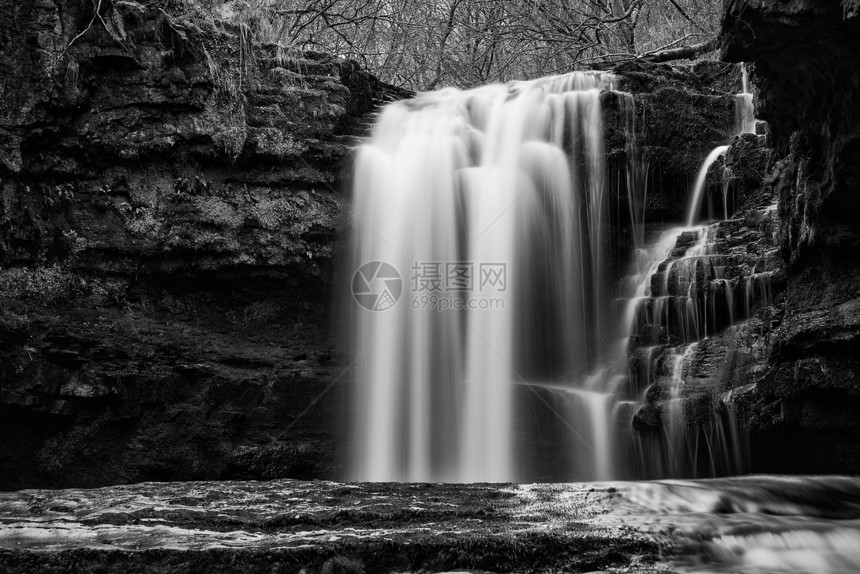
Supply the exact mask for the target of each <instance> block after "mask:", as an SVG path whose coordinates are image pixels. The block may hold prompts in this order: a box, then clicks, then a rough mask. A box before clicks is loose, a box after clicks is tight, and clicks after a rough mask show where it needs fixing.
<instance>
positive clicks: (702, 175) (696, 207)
mask: <svg viewBox="0 0 860 574" xmlns="http://www.w3.org/2000/svg"><path fill="white" fill-rule="evenodd" d="M728 150H729V146H727V145H721V146H717V147H715V148H714V149H713V150H711V153H709V154H708V157H706V158H705V162H704V163H703V164H702V167H701V168H699V173H698V175H697V176H696V184H695V185H694V186H693V195H692V199H691V200H690V207H689V208H688V210H687V227H692V226H693V225H694V224H695V223H696V219H698V217H699V212H700V211H701V209H702V197H703V196H704V194H705V184H706V183H707V180H708V170H709V169H711V166H712V165H713V164H714V162H715V161H717V160H718V159H719V158H720V157H722V156H724V155H725V154H726V152H727V151H728Z"/></svg>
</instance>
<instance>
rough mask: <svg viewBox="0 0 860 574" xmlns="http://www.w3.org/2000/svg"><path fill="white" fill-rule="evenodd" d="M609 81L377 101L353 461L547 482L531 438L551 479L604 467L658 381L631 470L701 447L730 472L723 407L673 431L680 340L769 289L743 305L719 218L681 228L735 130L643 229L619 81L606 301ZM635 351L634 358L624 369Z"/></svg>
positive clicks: (363, 223)
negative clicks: (622, 239)
mask: <svg viewBox="0 0 860 574" xmlns="http://www.w3.org/2000/svg"><path fill="white" fill-rule="evenodd" d="M601 89H603V90H606V89H613V77H612V76H611V75H609V74H598V73H573V74H567V75H563V76H557V77H552V78H545V79H542V80H536V81H532V82H517V83H511V84H508V85H504V86H503V85H493V86H487V87H483V88H478V89H474V90H469V91H458V90H453V89H448V90H443V91H440V92H434V93H428V94H422V95H420V96H418V97H416V98H415V99H413V100H410V101H405V102H398V103H394V104H391V105H389V106H387V107H386V108H385V109H384V110H383V112H382V114H381V115H380V117H379V118H378V121H377V123H376V126H375V128H374V131H373V134H372V137H371V139H370V141H369V142H368V143H367V144H365V145H363V146H362V147H361V148H360V149H359V153H358V155H357V159H356V167H355V183H354V186H355V216H356V227H355V232H354V238H353V246H354V253H353V259H352V262H353V264H354V266H355V269H357V271H356V273H355V275H354V277H353V282H352V287H353V295H354V297H355V300H356V302H357V303H358V306H356V307H355V316H354V317H353V318H354V331H353V334H354V342H355V348H354V352H355V360H354V365H355V379H356V382H357V385H356V392H355V397H354V419H355V423H354V425H353V431H354V432H353V437H354V444H353V445H352V460H351V464H350V473H349V478H350V479H352V480H373V481H388V480H409V481H440V480H441V481H458V482H476V481H514V480H524V479H525V480H528V479H534V478H535V477H536V476H537V477H539V478H544V477H545V475H541V474H535V473H533V472H531V470H532V469H530V468H529V465H530V464H532V463H534V456H533V454H534V453H535V452H538V451H541V449H545V451H546V452H548V453H550V456H549V457H544V458H553V459H557V461H556V462H557V464H558V465H560V466H561V467H562V468H561V469H560V470H559V469H557V468H556V469H555V472H554V473H553V474H551V476H552V477H553V479H563V480H600V479H609V478H613V477H615V476H617V474H618V470H617V468H618V466H617V465H618V461H619V460H621V458H622V457H623V456H624V452H622V451H624V450H625V449H626V448H627V446H626V443H627V442H628V441H629V440H630V439H629V438H628V437H629V430H628V429H629V425H630V421H631V417H632V416H633V414H634V411H635V410H636V409H637V408H638V407H639V405H641V404H643V401H645V400H646V395H647V394H648V393H649V392H651V391H652V390H653V389H654V388H656V387H655V385H656V386H659V387H661V388H663V391H664V392H666V393H667V394H668V405H669V407H668V408H669V409H670V411H671V412H670V413H668V416H667V417H665V418H667V420H668V421H669V424H668V425H667V428H666V429H665V436H664V437H663V438H662V439H660V438H656V439H655V437H653V436H651V437H646V438H641V437H639V438H638V439H636V440H634V441H633V442H634V444H632V449H633V453H632V454H633V458H637V459H638V460H639V463H638V464H637V466H638V469H639V472H640V474H641V475H642V476H674V475H679V474H680V475H692V474H696V472H697V471H696V468H697V466H702V465H700V464H698V463H697V462H696V461H697V460H698V459H700V458H702V456H705V458H706V459H708V458H709V460H710V463H709V464H708V465H705V466H708V468H710V469H711V470H710V472H711V474H719V473H724V472H726V471H727V469H728V470H730V471H737V470H741V469H740V468H737V467H731V465H720V464H718V462H717V461H718V459H726V458H730V457H728V456H727V455H726V452H727V450H730V449H731V448H735V446H736V445H737V444H738V443H739V440H738V439H737V437H736V436H735V435H734V434H732V433H733V429H734V428H735V426H734V425H733V424H730V423H732V421H728V422H727V423H726V424H725V425H723V424H722V422H721V421H722V419H719V420H715V421H714V423H713V425H711V427H709V428H707V429H703V428H697V429H696V430H695V436H694V435H691V434H690V433H689V432H688V431H686V430H684V429H685V428H686V427H685V417H684V386H685V380H684V373H685V368H686V361H687V360H688V358H689V356H690V355H691V353H692V351H693V349H694V346H692V345H695V344H696V342H698V341H701V340H702V339H703V338H706V337H708V336H709V334H711V333H714V332H716V331H717V330H719V329H722V328H725V327H727V326H729V325H731V324H732V323H733V322H734V321H735V318H736V317H748V316H749V315H750V312H751V306H752V305H754V304H755V303H751V301H752V299H753V298H755V295H751V292H752V291H755V290H756V289H758V290H760V291H763V289H764V287H762V285H764V280H758V279H753V280H751V281H752V283H751V284H748V285H746V289H745V292H744V294H743V298H738V301H742V302H743V305H738V304H736V303H735V298H734V290H735V285H734V284H732V283H731V282H730V281H728V280H727V279H725V278H724V277H723V275H722V264H721V261H720V257H719V256H718V255H717V254H716V250H715V246H716V242H717V229H716V226H709V227H706V228H698V229H694V228H692V226H693V225H694V224H695V222H696V220H697V218H698V214H699V212H700V210H701V201H702V196H703V193H704V188H705V182H706V177H707V174H708V168H709V167H710V166H711V164H713V163H714V162H715V161H716V159H717V158H718V157H720V156H721V155H723V154H724V153H725V152H726V150H727V149H728V146H721V147H719V148H717V149H715V150H714V151H713V152H711V154H710V155H709V156H708V158H707V160H706V162H705V165H704V166H703V167H702V169H701V171H700V173H699V176H698V178H697V181H696V186H695V188H694V190H693V194H692V197H691V202H690V208H689V212H688V219H687V223H688V227H687V228H679V229H673V230H669V231H666V232H665V233H663V234H662V236H661V238H660V239H659V241H657V242H656V243H653V244H651V245H647V244H646V242H645V238H644V201H645V191H646V187H647V174H648V166H647V162H646V161H645V160H644V159H643V158H642V157H641V154H640V153H639V150H638V148H637V147H636V102H635V101H634V99H633V97H632V95H630V94H624V93H621V92H616V96H617V98H618V101H620V102H621V104H620V105H621V109H622V112H623V113H622V115H623V118H624V120H625V128H626V132H627V134H626V135H627V138H628V149H627V159H628V162H627V167H626V177H625V188H626V192H627V202H628V209H627V211H628V212H629V217H630V229H631V231H632V237H633V244H634V249H635V253H634V255H635V256H634V261H633V262H632V265H631V272H630V275H629V276H628V277H626V278H624V279H623V280H622V281H621V282H620V283H619V289H618V292H617V293H616V295H617V298H616V301H617V302H619V303H620V305H612V299H611V297H610V296H609V294H610V292H611V285H610V278H609V277H608V271H607V269H608V268H609V266H610V262H609V254H608V246H609V234H610V229H609V205H608V199H607V192H606V189H605V188H606V187H608V186H607V185H606V182H605V172H606V166H605V162H604V156H603V133H602V113H601V104H600V93H601ZM724 210H725V211H726V215H728V213H727V212H728V207H727V206H725V207H724ZM682 243H686V244H687V245H688V247H686V248H683V249H681V250H680V252H679V245H681V244H682ZM673 253H674V254H675V255H674V256H673V255H672V254H673ZM678 253H680V255H679V254H678ZM400 299H402V300H400ZM738 307H740V308H738ZM615 309H619V310H621V311H622V312H620V313H616V312H615V311H614V310H615ZM653 333H660V334H661V335H660V336H656V337H652V334H653ZM634 340H635V341H638V342H639V343H638V348H634V347H631V342H632V341H634ZM631 351H632V352H633V354H634V355H637V356H639V357H640V359H642V358H643V357H646V356H647V358H644V359H642V360H639V362H638V364H639V366H638V367H637V368H633V369H631V364H630V360H629V359H630V353H631ZM661 357H662V358H661ZM667 357H668V358H667ZM661 361H662V363H663V364H664V365H665V364H671V368H670V369H668V371H669V372H662V371H665V370H666V367H665V366H664V367H655V365H656V364H657V363H660V362H661ZM661 369H662V371H661ZM661 381H663V382H661ZM537 411H540V413H541V414H540V415H535V414H534V413H535V412H537ZM730 416H731V414H730ZM622 425H625V426H626V428H621V427H622ZM547 445H549V446H547ZM701 445H704V446H701ZM733 445H734V446H733ZM700 450H701V451H703V452H704V453H705V454H704V455H701V454H700ZM530 456H531V457H532V458H530ZM628 458H629V457H628ZM646 460H647V461H650V462H647V463H646V462H645V461H646Z"/></svg>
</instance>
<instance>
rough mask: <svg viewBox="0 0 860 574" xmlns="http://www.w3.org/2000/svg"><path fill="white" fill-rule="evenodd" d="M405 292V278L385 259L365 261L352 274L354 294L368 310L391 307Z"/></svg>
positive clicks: (359, 302) (356, 299) (356, 300)
mask: <svg viewBox="0 0 860 574" xmlns="http://www.w3.org/2000/svg"><path fill="white" fill-rule="evenodd" d="M402 294H403V279H401V278H400V273H398V272H397V269H395V268H394V266H392V265H390V264H389V263H386V262H384V261H371V262H369V263H365V264H364V265H362V266H361V267H359V268H358V270H357V271H356V272H355V275H353V276H352V296H353V298H355V302H356V303H358V304H359V305H361V306H362V307H364V308H365V309H367V310H368V311H385V310H387V309H391V308H392V307H394V306H395V305H396V304H397V301H399V300H400V296H401V295H402Z"/></svg>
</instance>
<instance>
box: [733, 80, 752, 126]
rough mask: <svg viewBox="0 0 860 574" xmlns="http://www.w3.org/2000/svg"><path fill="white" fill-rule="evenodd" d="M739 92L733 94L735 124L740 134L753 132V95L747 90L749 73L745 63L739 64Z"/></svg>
mask: <svg viewBox="0 0 860 574" xmlns="http://www.w3.org/2000/svg"><path fill="white" fill-rule="evenodd" d="M741 86H742V87H741V93H740V94H737V95H736V96H735V125H736V128H735V129H736V130H737V132H738V133H740V134H754V133H755V123H756V120H755V108H754V106H753V95H752V94H751V93H750V91H749V74H748V72H747V67H746V64H741Z"/></svg>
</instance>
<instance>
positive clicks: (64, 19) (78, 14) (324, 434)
mask: <svg viewBox="0 0 860 574" xmlns="http://www.w3.org/2000/svg"><path fill="white" fill-rule="evenodd" d="M134 6H136V5H134V3H124V4H123V3H114V4H113V5H111V4H110V3H105V4H104V7H103V10H102V12H101V13H100V15H99V16H100V17H97V18H94V16H93V13H92V7H91V6H90V5H89V3H79V2H66V1H61V0H56V1H54V0H27V1H24V2H14V3H8V2H7V3H4V4H3V5H2V6H0V21H2V22H3V23H4V25H3V29H2V32H0V69H2V70H3V73H2V74H0V94H2V98H0V100H2V101H0V190H2V204H0V301H2V307H0V363H2V369H0V459H1V460H2V461H3V462H2V467H3V471H2V473H0V488H16V487H23V486H28V485H33V484H45V485H61V484H76V485H98V484H105V483H117V482H128V481H136V480H146V479H171V478H177V479H190V478H219V477H229V476H235V477H246V476H253V477H255V478H265V477H267V476H271V475H272V473H275V474H277V475H281V476H282V475H288V476H296V477H305V478H311V477H313V476H320V475H331V474H332V473H333V472H334V456H333V442H332V431H333V426H336V425H335V423H333V422H332V421H334V420H336V417H335V416H334V415H333V413H332V412H331V409H332V403H333V402H332V400H331V396H330V395H331V393H327V392H326V391H328V390H330V387H332V386H333V385H335V384H336V378H335V376H336V374H337V372H339V371H338V370H335V369H334V368H333V367H332V366H331V364H332V357H331V352H330V344H329V342H328V339H327V337H326V331H327V326H328V319H327V312H326V305H327V300H328V297H327V295H328V294H327V285H328V276H329V274H330V272H331V271H330V268H331V260H332V255H333V250H334V243H335V238H336V236H337V233H338V231H339V230H341V229H342V228H343V226H344V224H345V220H346V219H347V217H348V205H347V200H346V199H345V197H344V195H343V194H342V193H341V187H342V175H343V170H344V167H345V166H346V163H347V159H348V157H349V149H350V146H351V145H353V143H354V141H355V139H354V136H355V135H356V134H359V133H362V131H363V130H364V127H365V124H366V123H367V121H368V114H369V113H371V112H372V111H373V109H374V108H375V107H376V106H377V105H378V103H379V102H380V101H382V100H383V99H386V98H390V97H402V96H403V95H404V94H403V93H402V92H398V91H397V90H394V89H393V88H391V87H386V86H383V85H381V84H380V83H379V82H378V81H376V80H375V79H374V78H373V77H371V76H369V75H368V74H366V73H364V72H362V71H361V70H359V69H358V66H357V65H355V64H354V63H351V62H346V61H339V60H336V59H332V58H330V57H328V56H325V55H322V54H315V53H308V52H289V51H284V50H279V49H277V48H276V47H271V46H259V45H249V44H247V43H246V42H244V41H243V38H242V36H241V35H239V34H236V33H235V30H231V29H230V27H229V26H228V25H224V24H214V23H212V22H206V21H200V20H197V21H195V20H194V19H191V18H183V17H181V16H179V17H177V16H168V15H167V14H165V13H164V12H161V11H159V10H156V9H147V10H142V9H139V7H137V8H136V7H134ZM333 373H334V374H333ZM309 405H316V407H315V408H309Z"/></svg>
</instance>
